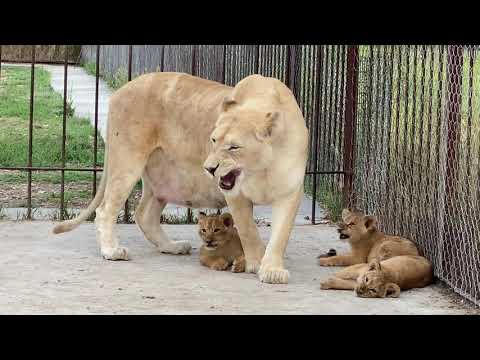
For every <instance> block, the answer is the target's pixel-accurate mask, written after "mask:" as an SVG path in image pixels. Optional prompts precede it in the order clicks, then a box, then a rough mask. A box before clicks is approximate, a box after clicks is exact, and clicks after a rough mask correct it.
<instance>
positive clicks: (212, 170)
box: [204, 164, 220, 176]
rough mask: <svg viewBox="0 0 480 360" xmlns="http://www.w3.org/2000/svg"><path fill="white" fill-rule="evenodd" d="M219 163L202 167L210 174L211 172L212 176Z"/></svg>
mask: <svg viewBox="0 0 480 360" xmlns="http://www.w3.org/2000/svg"><path fill="white" fill-rule="evenodd" d="M219 165H220V164H219ZM219 165H217V166H216V167H205V168H204V169H205V170H207V171H208V172H209V173H210V174H212V176H215V171H217V169H218V166H219Z"/></svg>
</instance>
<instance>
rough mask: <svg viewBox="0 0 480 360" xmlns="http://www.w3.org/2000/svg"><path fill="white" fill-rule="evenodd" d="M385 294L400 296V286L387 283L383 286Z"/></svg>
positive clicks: (394, 296) (387, 295)
mask: <svg viewBox="0 0 480 360" xmlns="http://www.w3.org/2000/svg"><path fill="white" fill-rule="evenodd" d="M385 296H386V297H393V298H397V297H399V296H400V286H398V285H397V284H394V283H388V284H387V285H386V287H385Z"/></svg>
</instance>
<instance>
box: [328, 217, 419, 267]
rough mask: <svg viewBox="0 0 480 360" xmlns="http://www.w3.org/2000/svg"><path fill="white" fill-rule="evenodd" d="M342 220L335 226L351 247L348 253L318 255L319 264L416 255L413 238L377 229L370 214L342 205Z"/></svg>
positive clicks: (346, 263) (330, 264)
mask: <svg viewBox="0 0 480 360" xmlns="http://www.w3.org/2000/svg"><path fill="white" fill-rule="evenodd" d="M342 220H343V222H342V223H340V224H339V229H338V232H339V233H340V239H342V240H347V241H348V242H349V244H350V247H351V249H352V251H351V253H350V254H345V255H337V256H330V257H322V258H320V259H319V263H320V266H348V265H354V264H362V263H367V262H370V261H371V260H373V259H378V260H379V261H382V260H386V259H389V258H391V257H393V256H398V255H419V252H418V249H417V246H416V245H415V243H414V242H413V241H410V240H408V239H405V238H402V237H400V236H391V235H386V234H384V233H383V232H381V231H380V230H378V229H377V219H376V217H374V216H370V215H368V216H365V215H364V214H363V213H361V212H360V211H354V212H352V211H350V210H348V209H343V211H342Z"/></svg>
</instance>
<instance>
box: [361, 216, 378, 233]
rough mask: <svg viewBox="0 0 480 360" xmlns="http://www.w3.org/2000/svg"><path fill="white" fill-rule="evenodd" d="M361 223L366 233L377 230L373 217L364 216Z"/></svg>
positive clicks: (375, 220) (375, 219)
mask: <svg viewBox="0 0 480 360" xmlns="http://www.w3.org/2000/svg"><path fill="white" fill-rule="evenodd" d="M363 221H364V223H365V227H366V228H367V230H368V231H375V230H377V218H376V217H375V216H371V215H368V216H365V217H364V218H363Z"/></svg>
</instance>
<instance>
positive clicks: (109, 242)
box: [95, 169, 141, 260]
mask: <svg viewBox="0 0 480 360" xmlns="http://www.w3.org/2000/svg"><path fill="white" fill-rule="evenodd" d="M117 174H118V173H117ZM137 174H138V175H137ZM140 174H141V169H140V170H139V171H137V172H134V171H130V172H128V173H127V174H122V176H118V175H110V174H109V178H108V180H107V185H106V187H105V196H104V199H103V201H102V203H101V204H100V206H99V207H98V208H97V210H96V215H97V216H96V218H95V224H96V226H97V232H98V241H99V243H100V249H101V252H102V256H103V257H104V258H105V259H107V260H128V252H127V249H126V248H124V247H120V246H119V244H118V239H117V237H116V235H115V234H114V233H113V227H114V225H115V223H116V221H117V216H118V212H119V210H120V209H121V207H122V205H123V204H124V203H125V200H127V198H128V195H129V194H130V192H131V191H132V189H133V187H134V185H135V183H136V182H137V181H138V179H139V178H140Z"/></svg>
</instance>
